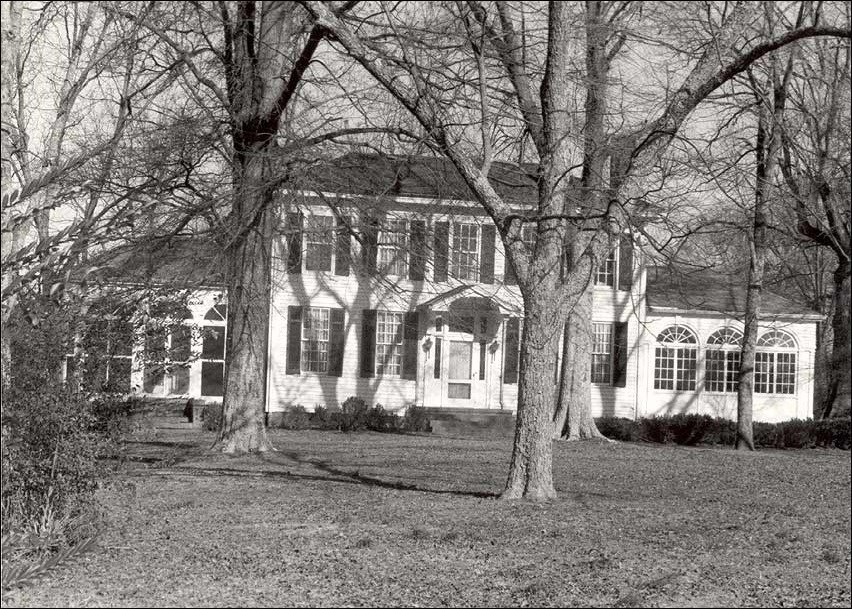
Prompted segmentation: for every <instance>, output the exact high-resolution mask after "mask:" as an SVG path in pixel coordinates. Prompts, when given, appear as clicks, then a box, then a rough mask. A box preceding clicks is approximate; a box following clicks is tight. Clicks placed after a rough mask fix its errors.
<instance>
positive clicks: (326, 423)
mask: <svg viewBox="0 0 852 609" xmlns="http://www.w3.org/2000/svg"><path fill="white" fill-rule="evenodd" d="M340 414H341V413H340V411H338V410H331V409H330V408H327V407H325V406H317V407H316V408H315V409H314V411H313V413H311V415H310V422H311V427H313V428H315V429H324V430H334V429H340Z"/></svg>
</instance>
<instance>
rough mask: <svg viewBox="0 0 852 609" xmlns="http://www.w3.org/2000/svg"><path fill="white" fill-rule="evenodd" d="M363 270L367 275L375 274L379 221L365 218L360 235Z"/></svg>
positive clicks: (369, 217)
mask: <svg viewBox="0 0 852 609" xmlns="http://www.w3.org/2000/svg"><path fill="white" fill-rule="evenodd" d="M361 240H362V247H363V249H362V250H361V254H362V256H363V260H362V262H363V264H364V269H365V270H366V272H367V274H368V275H375V274H376V259H377V258H378V255H379V219H378V218H376V217H375V216H367V217H366V218H365V219H364V228H363V234H362V235H361Z"/></svg>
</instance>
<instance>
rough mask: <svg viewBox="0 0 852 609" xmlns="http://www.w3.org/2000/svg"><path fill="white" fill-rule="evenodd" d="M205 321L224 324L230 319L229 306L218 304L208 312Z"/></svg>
mask: <svg viewBox="0 0 852 609" xmlns="http://www.w3.org/2000/svg"><path fill="white" fill-rule="evenodd" d="M204 319H205V320H207V321H220V322H223V323H224V322H225V320H226V319H228V305H224V304H217V305H216V306H215V307H213V308H211V309H210V310H209V311H207V314H206V315H205V316H204Z"/></svg>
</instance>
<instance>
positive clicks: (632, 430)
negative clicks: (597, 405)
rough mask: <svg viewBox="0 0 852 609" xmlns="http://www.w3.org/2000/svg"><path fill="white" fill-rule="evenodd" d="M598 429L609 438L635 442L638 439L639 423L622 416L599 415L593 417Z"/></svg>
mask: <svg viewBox="0 0 852 609" xmlns="http://www.w3.org/2000/svg"><path fill="white" fill-rule="evenodd" d="M595 424H596V425H597V426H598V431H599V432H601V433H602V434H603V435H604V436H606V437H607V438H610V439H611V440H618V441H619V442H636V441H637V440H638V439H639V434H640V431H639V424H638V423H637V422H636V421H633V420H631V419H625V418H622V417H601V418H600V419H595Z"/></svg>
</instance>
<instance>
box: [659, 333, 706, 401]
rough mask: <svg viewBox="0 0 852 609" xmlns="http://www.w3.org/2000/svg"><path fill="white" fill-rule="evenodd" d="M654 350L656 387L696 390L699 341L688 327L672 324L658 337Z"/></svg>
mask: <svg viewBox="0 0 852 609" xmlns="http://www.w3.org/2000/svg"><path fill="white" fill-rule="evenodd" d="M657 343H659V344H658V346H657V348H656V350H655V352H654V389H662V390H669V391H672V390H676V391H692V390H694V389H695V377H696V374H695V372H696V368H697V366H696V364H697V360H698V346H697V345H698V340H696V338H695V334H693V333H692V332H691V331H690V330H689V329H687V328H686V327H684V326H670V327H668V328H666V329H665V330H663V331H662V332H661V333H660V334H659V336H657Z"/></svg>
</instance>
